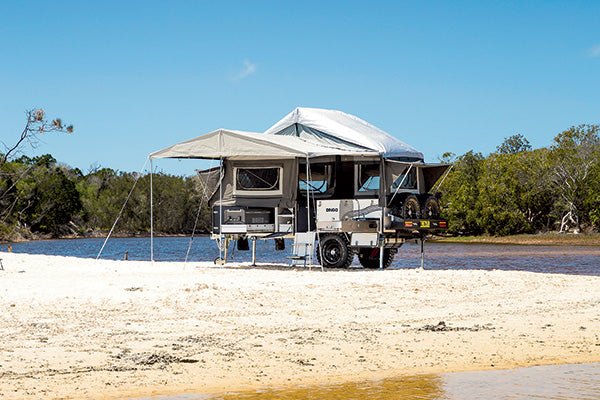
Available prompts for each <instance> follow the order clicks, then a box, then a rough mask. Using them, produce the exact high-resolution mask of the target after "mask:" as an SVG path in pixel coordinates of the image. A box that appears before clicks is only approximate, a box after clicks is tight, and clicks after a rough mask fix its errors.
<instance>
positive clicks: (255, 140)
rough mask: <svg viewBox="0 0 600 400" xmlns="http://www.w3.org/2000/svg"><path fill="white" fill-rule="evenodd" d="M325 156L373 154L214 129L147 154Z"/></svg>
mask: <svg viewBox="0 0 600 400" xmlns="http://www.w3.org/2000/svg"><path fill="white" fill-rule="evenodd" d="M329 155H351V156H365V155H377V153H376V152H374V151H371V150H367V149H360V148H354V149H352V148H333V147H323V146H322V145H320V144H319V143H314V142H311V141H307V140H305V139H304V138H299V137H294V136H275V135H265V134H262V133H256V132H244V131H233V130H227V129H218V130H216V131H213V132H210V133H208V134H206V135H202V136H198V137H196V138H194V139H191V140H188V141H185V142H181V143H177V144H175V145H173V146H170V147H167V148H165V149H162V150H159V151H156V152H154V153H152V154H150V158H205V159H217V158H221V157H223V158H229V159H233V160H236V159H237V160H256V159H269V158H272V159H281V158H296V157H320V156H329Z"/></svg>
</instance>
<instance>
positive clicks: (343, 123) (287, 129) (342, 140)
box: [265, 108, 423, 161]
mask: <svg viewBox="0 0 600 400" xmlns="http://www.w3.org/2000/svg"><path fill="white" fill-rule="evenodd" d="M265 134H267V135H279V136H295V137H299V138H301V139H305V140H306V141H309V142H312V143H315V144H319V145H320V146H323V147H327V148H329V149H346V150H349V151H360V150H363V151H372V152H377V153H378V154H380V155H382V156H383V157H385V158H395V159H402V160H404V161H423V153H421V152H420V151H418V150H416V149H415V148H413V147H412V146H409V145H408V144H406V143H404V142H402V141H400V140H398V139H396V138H395V137H393V136H391V135H390V134H389V133H387V132H385V131H383V130H381V129H379V128H377V127H376V126H374V125H371V124H369V123H368V122H367V121H365V120H362V119H360V118H358V117H356V116H354V115H351V114H346V113H344V112H341V111H336V110H324V109H319V108H296V109H295V110H294V111H292V112H291V113H289V114H288V115H286V116H285V117H283V118H282V119H281V120H280V121H279V122H277V123H276V124H275V125H273V126H272V127H270V128H269V129H267V130H266V131H265Z"/></svg>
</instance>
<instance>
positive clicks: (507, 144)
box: [496, 133, 531, 154]
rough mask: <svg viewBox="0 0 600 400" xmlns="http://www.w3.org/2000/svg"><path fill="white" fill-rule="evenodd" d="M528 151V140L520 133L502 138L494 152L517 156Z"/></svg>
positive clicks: (529, 148) (529, 146)
mask: <svg viewBox="0 0 600 400" xmlns="http://www.w3.org/2000/svg"><path fill="white" fill-rule="evenodd" d="M530 150H531V145H530V144H529V140H527V138H526V137H525V136H523V135H521V134H520V133H517V134H515V135H512V136H509V137H507V138H504V142H502V144H501V145H499V146H497V147H496V151H497V152H498V153H500V154H517V153H521V152H524V151H530Z"/></svg>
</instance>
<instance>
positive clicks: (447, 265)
mask: <svg viewBox="0 0 600 400" xmlns="http://www.w3.org/2000/svg"><path fill="white" fill-rule="evenodd" d="M103 241H104V239H71V240H40V241H33V242H25V243H14V244H12V248H13V251H14V252H16V253H31V254H49V255H63V256H73V257H84V258H95V257H96V256H97V255H98V252H99V251H100V249H101V247H102V243H103ZM234 247H235V246H234V245H233V244H232V245H231V247H230V249H231V250H232V251H233V253H231V251H230V255H232V256H233V260H234V261H236V262H249V261H250V260H251V254H250V252H249V251H237V250H235V249H234ZM291 247H292V243H291V242H290V241H286V249H285V250H284V251H275V249H274V242H273V241H272V240H265V241H258V243H257V261H258V262H263V263H287V262H288V261H289V260H288V259H287V258H286V257H287V256H289V255H290V251H291ZM188 248H189V249H190V251H189V258H188V261H213V260H214V259H215V258H216V257H217V256H218V255H219V252H218V249H217V246H216V245H215V243H214V242H213V241H212V240H210V238H208V237H196V238H194V240H193V241H191V240H190V238H186V237H159V238H155V240H154V258H155V260H157V261H183V260H185V257H186V253H187V251H188ZM0 250H6V246H0ZM125 252H127V254H128V258H129V259H130V260H149V259H150V239H149V238H114V239H110V240H109V241H108V243H107V245H106V247H105V248H104V250H103V252H102V256H101V258H103V259H115V260H116V259H122V258H123V257H124V254H125ZM230 259H231V258H230ZM419 265H420V247H419V245H418V244H416V243H415V242H414V241H410V242H407V243H405V244H404V245H403V246H402V247H401V248H400V250H399V252H398V254H397V255H396V258H395V260H394V263H393V264H392V266H391V268H415V267H418V266H419ZM353 266H354V267H359V266H360V265H359V264H358V261H357V258H356V257H355V260H354V264H353ZM425 268H427V269H484V270H491V269H498V270H518V271H532V272H545V273H562V274H577V275H596V276H598V275H600V248H599V247H594V246H519V245H505V244H502V245H500V244H457V243H426V244H425Z"/></svg>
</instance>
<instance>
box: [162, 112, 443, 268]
mask: <svg viewBox="0 0 600 400" xmlns="http://www.w3.org/2000/svg"><path fill="white" fill-rule="evenodd" d="M161 157H170V158H204V159H214V160H218V161H219V165H218V166H217V167H214V168H211V169H208V170H204V171H200V172H199V178H200V181H201V182H202V184H203V187H204V188H205V189H206V190H207V194H206V199H207V201H208V203H209V205H210V207H211V210H212V237H213V239H215V240H216V241H217V243H218V244H219V247H220V249H221V250H222V251H221V256H220V257H219V259H218V260H216V262H218V263H224V262H226V260H227V248H228V247H229V246H228V243H229V242H231V241H237V244H238V248H239V249H241V250H245V249H248V248H249V241H250V242H251V243H252V247H253V250H254V248H255V244H256V241H257V240H266V239H274V240H275V243H276V245H277V247H278V248H280V249H281V248H282V247H283V246H282V244H283V243H284V242H283V239H285V238H291V239H293V240H294V244H293V251H292V256H291V259H292V262H293V263H304V264H306V263H308V264H311V263H312V261H313V257H314V258H315V259H316V261H318V262H319V263H320V264H321V265H322V266H323V267H326V268H347V267H348V266H350V264H351V262H352V260H353V259H354V256H355V255H357V256H358V259H359V261H360V264H361V265H362V266H363V267H365V268H385V267H387V266H389V265H390V264H391V263H392V261H393V258H394V255H395V254H396V252H397V249H398V248H399V247H400V246H401V245H402V244H403V243H404V241H405V240H407V239H411V238H420V239H422V238H423V237H424V236H425V235H428V234H436V233H439V232H443V231H444V230H445V229H446V228H447V222H446V220H444V219H443V218H442V217H441V215H440V206H439V198H438V196H437V193H436V188H437V187H439V185H440V184H441V182H442V180H443V176H444V174H445V173H446V172H447V171H448V168H449V165H446V164H426V163H424V158H423V154H422V153H420V152H419V151H417V150H415V149H414V148H412V147H411V146H409V145H408V144H406V143H404V142H402V141H400V140H398V139H396V138H394V137H392V136H391V135H389V134H388V133H386V132H384V131H382V130H381V129H379V128H377V127H375V126H373V125H371V124H369V123H367V122H366V121H364V120H361V119H360V118H357V117H355V116H353V115H349V114H346V113H343V112H340V111H334V110H321V109H307V108H297V109H296V110H294V111H292V112H291V113H290V114H288V115H287V116H285V117H284V118H283V119H282V120H280V121H279V122H277V123H276V124H275V125H273V126H272V127H271V128H269V129H268V130H267V131H266V132H264V133H252V132H242V131H231V130H225V129H219V130H217V131H214V132H211V133H209V134H207V135H204V136H200V137H198V138H196V139H192V140H190V141H188V142H184V143H180V144H177V145H174V146H171V147H169V148H167V149H164V150H161V151H159V152H156V153H153V154H152V155H151V158H161ZM253 254H254V253H253ZM253 261H255V258H254V257H253Z"/></svg>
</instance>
